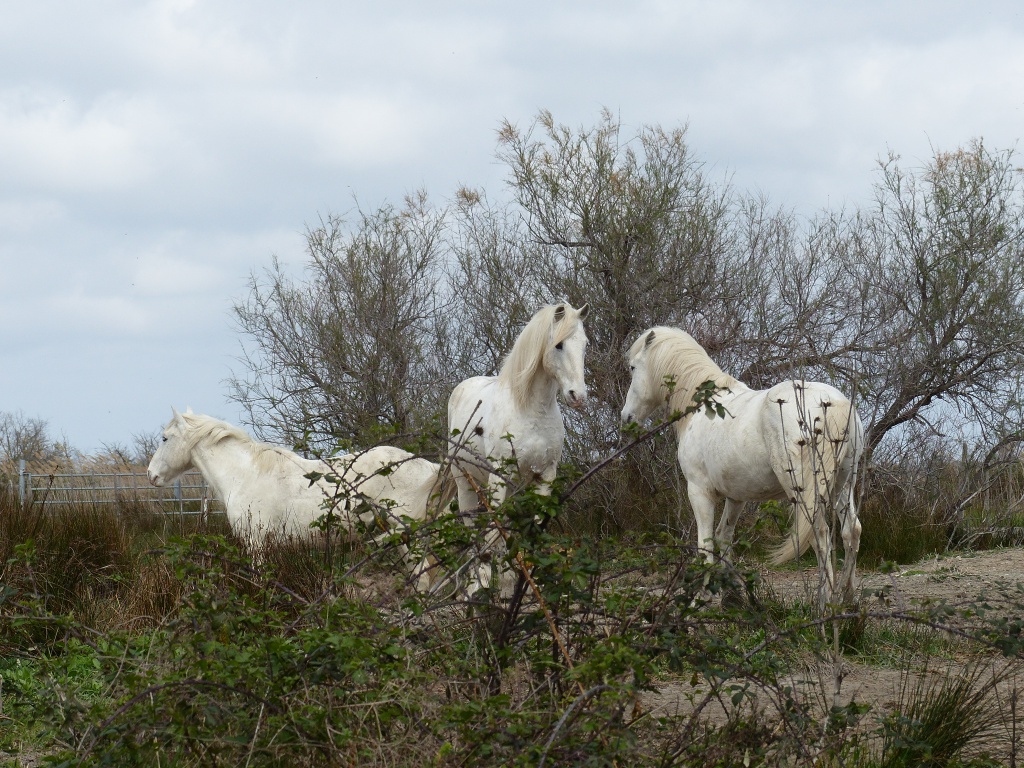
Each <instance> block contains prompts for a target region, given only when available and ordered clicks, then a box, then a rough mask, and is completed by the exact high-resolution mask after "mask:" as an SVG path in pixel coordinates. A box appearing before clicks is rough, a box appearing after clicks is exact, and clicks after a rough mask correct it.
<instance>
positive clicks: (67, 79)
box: [0, 0, 1024, 453]
mask: <svg viewBox="0 0 1024 768" xmlns="http://www.w3.org/2000/svg"><path fill="white" fill-rule="evenodd" d="M1020 7H1021V6H1020V3H1019V2H1018V1H1017V0H1013V1H1011V0H1005V1H1003V0H1001V1H999V2H986V0H979V1H978V2H973V3H964V2H942V1H929V2H925V1H924V0H920V1H918V2H901V1H900V0H886V1H882V0H866V1H862V2H859V3H827V2H820V0H818V1H817V2H804V1H802V0H800V1H798V0H789V1H780V2H774V1H772V0H716V2H714V3H711V2H698V1H697V0H662V1H654V0H652V1H649V2H648V1H645V0H634V1H633V2H629V3H624V2H621V0H616V1H615V2H604V1H603V0H595V1H593V2H582V1H581V2H559V1H558V0H547V2H535V0H520V1H519V2H516V3H500V4H499V3H481V2H461V1H456V0H440V1H438V2H418V1H416V0H408V1H406V2H398V1H394V2H392V1H389V0H378V1H376V2H360V3H357V2H345V1H344V0H333V1H332V0H289V2H287V3H282V2H268V1H266V0H244V1H243V0H205V1H204V0H158V1H154V2H144V1H140V0H93V1H92V2H89V3H82V2H74V1H73V0H64V1H63V2H55V1H51V0H33V1H32V2H30V3H27V2H14V1H13V0H0V411H6V412H11V413H21V414H23V415H24V416H26V417H30V418H41V419H44V420H46V421H47V422H48V424H49V427H50V432H51V434H52V435H53V436H55V437H58V438H63V439H66V440H67V441H68V442H69V443H70V444H71V445H72V446H73V447H75V448H77V449H78V450H80V451H83V452H87V453H88V452H94V451H98V450H101V449H102V448H103V447H104V446H110V445H115V444H129V443H130V442H131V440H132V437H133V435H136V434H146V433H153V432H155V431H157V430H158V429H159V428H160V427H161V425H162V424H163V423H165V422H166V421H167V420H168V418H169V417H170V414H171V407H172V406H174V407H177V408H178V409H183V408H185V407H186V406H190V407H192V408H193V409H194V410H196V411H198V412H204V413H209V414H212V415H214V416H218V417H220V418H223V419H226V420H228V421H231V422H234V423H241V421H242V416H241V413H242V412H241V409H240V407H239V406H238V404H237V403H234V402H232V401H231V400H230V398H229V388H228V385H227V383H226V380H227V379H228V378H229V377H230V376H231V375H232V373H233V372H234V373H236V374H241V373H243V372H244V369H243V368H242V367H241V364H240V363H239V362H238V356H239V353H240V350H241V344H242V343H243V342H244V341H245V340H244V339H243V338H242V337H241V335H240V334H239V332H238V329H237V327H236V326H235V325H234V323H233V320H232V312H231V310H232V306H234V305H235V304H237V303H239V302H240V301H242V300H243V299H244V298H245V297H246V295H247V285H248V281H249V279H250V276H251V275H253V274H259V273H260V272H261V271H262V270H263V269H264V268H266V267H268V266H269V265H270V263H271V259H272V258H274V257H277V258H278V259H279V260H280V261H281V262H282V263H283V264H284V265H285V266H286V268H287V269H288V270H290V271H292V272H293V273H294V274H296V275H301V272H302V267H303V263H304V238H303V234H304V232H305V229H306V227H307V225H313V224H315V223H316V222H317V221H318V220H319V218H320V217H321V216H326V215H327V214H329V213H342V214H343V213H345V212H346V211H351V210H353V208H354V205H355V203H356V201H358V204H359V205H360V206H361V207H363V208H364V209H370V210H372V209H374V208H376V207H377V206H379V205H381V204H382V203H385V202H394V203H399V202H400V201H401V200H402V198H403V197H404V196H405V195H406V194H407V193H410V192H412V191H414V190H418V189H424V190H426V191H427V192H428V193H429V195H430V196H431V198H433V199H434V200H435V201H437V202H439V203H443V202H444V201H446V200H449V199H451V198H452V197H454V194H455V192H456V190H457V189H458V188H459V187H460V186H462V185H467V186H470V187H473V188H478V189H484V190H486V191H487V194H488V196H489V197H490V198H491V199H499V198H500V197H501V196H502V195H503V194H505V189H506V179H505V173H504V168H503V167H502V166H501V165H500V164H499V163H498V162H497V161H496V159H495V150H496V148H497V141H496V138H497V130H498V128H499V126H500V124H501V122H502V121H503V120H508V121H510V122H512V123H513V124H516V125H519V126H522V127H526V126H528V125H529V124H530V123H531V122H532V120H533V119H534V117H535V116H536V115H537V113H538V111H539V110H542V109H546V110H550V111H551V113H552V114H553V116H554V118H555V120H556V121H557V122H559V123H562V124H566V125H569V126H572V127H581V126H592V125H595V124H596V123H597V121H598V119H599V116H600V113H601V110H602V109H604V108H607V109H609V110H611V111H612V112H613V113H614V114H616V115H617V116H618V117H619V119H620V120H621V122H622V125H623V131H624V134H625V135H631V133H632V132H633V131H635V130H636V129H638V128H639V127H640V126H642V125H660V126H662V127H664V128H675V127H678V126H681V125H688V126H689V129H688V139H689V144H690V148H691V150H692V151H693V153H694V155H695V156H696V157H697V158H698V159H700V160H701V161H702V162H704V163H705V164H706V166H705V167H706V168H707V169H708V170H709V171H710V172H712V173H713V174H719V176H720V178H722V179H730V180H731V183H732V184H733V185H734V186H735V187H737V188H738V189H741V190H747V191H751V192H759V193H762V194H764V195H766V196H768V198H769V199H770V200H771V201H773V202H774V203H775V204H777V205H781V206H783V207H786V208H789V209H792V210H793V211H795V212H796V213H797V214H798V215H800V216H806V217H811V216H813V215H814V214H815V213H816V212H818V211H820V210H823V209H832V210H836V209H839V208H843V207H845V208H847V209H849V208H851V207H857V206H862V205H867V204H869V203H870V200H871V196H872V185H873V184H874V183H875V182H876V181H877V167H878V160H879V158H881V157H884V156H886V155H887V154H888V153H889V152H890V151H891V152H895V153H897V154H899V155H900V156H901V157H902V158H903V162H904V163H905V164H906V165H907V166H915V167H920V166H921V165H924V164H925V163H926V162H927V161H928V159H929V158H930V157H931V156H932V155H933V153H934V152H935V151H937V150H938V151H949V150H952V149H955V148H956V147H959V146H963V145H966V144H967V143H968V142H970V141H971V140H972V139H976V138H983V139H984V141H985V143H986V145H988V146H989V147H990V148H994V149H1010V148H1017V149H1018V151H1019V150H1020V149H1021V148H1020V147H1019V146H1018V140H1019V139H1020V138H1021V137H1022V135H1024V11H1021V10H1019V8H1020Z"/></svg>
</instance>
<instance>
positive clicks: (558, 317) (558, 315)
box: [555, 304, 565, 323]
mask: <svg viewBox="0 0 1024 768" xmlns="http://www.w3.org/2000/svg"><path fill="white" fill-rule="evenodd" d="M563 317H565V304H559V305H558V306H557V307H555V322H556V323H560V322H562V318H563Z"/></svg>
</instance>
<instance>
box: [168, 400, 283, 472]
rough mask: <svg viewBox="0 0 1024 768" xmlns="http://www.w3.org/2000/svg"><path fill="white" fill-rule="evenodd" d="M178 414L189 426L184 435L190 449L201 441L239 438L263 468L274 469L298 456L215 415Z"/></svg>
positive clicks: (189, 412) (209, 442)
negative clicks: (261, 439) (281, 461)
mask: <svg viewBox="0 0 1024 768" xmlns="http://www.w3.org/2000/svg"><path fill="white" fill-rule="evenodd" d="M178 415H179V416H180V417H181V420H182V421H184V422H185V425H186V426H187V427H188V432H187V433H186V434H185V436H184V437H185V444H186V445H187V446H188V448H189V450H190V451H192V450H195V448H196V446H197V445H199V444H200V443H205V444H207V445H216V444H217V443H220V442H223V441H225V440H237V441H238V442H240V443H242V444H243V445H245V446H246V447H248V449H249V451H250V452H251V453H252V457H253V460H254V461H255V462H256V464H257V466H258V467H259V468H260V469H262V470H269V469H272V468H273V467H274V466H275V465H276V464H277V463H278V462H279V461H280V460H282V459H294V458H297V457H296V456H295V454H293V453H292V452H291V451H289V450H287V449H286V448H281V447H280V446H276V445H271V444H270V443H262V442H260V441H259V440H256V439H254V438H253V437H252V436H251V435H250V434H249V433H248V432H246V431H245V430H244V429H242V428H240V427H236V426H235V425H233V424H228V423H227V422H226V421H221V420H220V419H217V418H214V417H213V416H207V415H206V414H203V413H192V412H191V411H188V412H186V413H181V414H178Z"/></svg>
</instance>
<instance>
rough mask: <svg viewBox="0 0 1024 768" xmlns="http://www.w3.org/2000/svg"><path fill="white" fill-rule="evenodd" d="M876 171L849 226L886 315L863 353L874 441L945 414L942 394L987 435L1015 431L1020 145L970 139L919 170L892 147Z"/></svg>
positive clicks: (1022, 205) (1023, 202) (1021, 294)
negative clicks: (1016, 152)
mask: <svg viewBox="0 0 1024 768" xmlns="http://www.w3.org/2000/svg"><path fill="white" fill-rule="evenodd" d="M881 172H882V180H881V182H880V184H879V185H878V187H877V189H876V202H875V206H874V208H873V209H871V210H869V211H868V212H866V213H864V214H862V215H861V217H860V219H859V221H858V224H859V226H858V228H857V230H856V232H855V233H854V235H855V238H854V245H855V247H856V248H857V252H858V256H859V258H860V261H861V264H862V265H863V273H862V279H863V281H864V285H865V287H866V288H867V290H869V291H870V292H871V293H872V294H873V296H874V297H875V304H874V311H875V312H876V313H877V315H878V316H879V317H880V318H882V319H884V322H883V323H882V324H881V325H880V326H879V327H877V328H876V329H875V333H874V334H873V338H872V339H871V341H870V342H869V343H867V344H866V345H865V350H866V352H865V354H863V355H861V356H860V357H859V358H858V359H857V360H856V364H857V365H858V367H859V368H860V371H861V375H862V377H863V378H862V380H863V385H862V393H863V399H864V400H865V403H866V406H867V408H868V409H869V410H870V422H871V427H870V439H869V443H870V447H871V448H874V447H876V446H877V445H878V444H879V443H880V442H881V441H882V440H883V439H884V438H885V436H886V435H887V434H888V433H889V432H890V431H891V430H893V429H895V428H897V427H899V426H900V425H902V424H905V423H907V422H908V421H911V420H929V419H931V420H933V421H935V422H936V423H938V422H941V421H942V420H943V418H944V409H943V407H938V405H939V403H944V404H945V406H944V407H945V413H946V414H950V415H951V414H954V413H956V412H958V411H959V412H965V413H970V414H971V416H972V417H973V418H974V419H975V420H976V421H977V423H978V424H979V425H985V426H986V427H988V430H989V434H992V435H995V436H997V437H999V436H1000V435H1001V436H1005V435H1006V433H1007V432H1010V433H1019V432H1020V430H1021V426H1022V425H1021V422H1020V419H1019V415H1020V414H1019V411H1018V406H1017V405H1016V404H1018V403H1019V398H1018V394H1019V388H1020V384H1021V372H1022V371H1024V187H1022V185H1021V181H1022V174H1021V170H1020V169H1019V168H1017V167H1015V166H1014V163H1013V153H1012V152H1009V151H1008V152H1000V153H993V152H990V151H989V150H988V149H987V148H986V147H985V146H984V144H983V143H982V142H981V141H975V142H972V143H971V144H970V145H969V146H968V147H966V148H964V149H960V150H957V151H955V152H948V153H944V152H939V153H936V154H935V156H934V158H933V160H932V161H931V163H930V164H929V165H928V166H927V167H926V168H924V169H922V170H920V171H917V172H912V171H907V170H905V169H904V168H902V167H901V166H900V164H899V159H898V158H897V157H895V156H890V157H889V158H888V160H887V161H885V162H884V163H883V164H882V167H881ZM1008 419H1009V420H1010V421H1007V420H1008ZM936 428H937V429H941V428H940V427H938V426H937V427H936Z"/></svg>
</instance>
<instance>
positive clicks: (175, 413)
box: [171, 405, 181, 421]
mask: <svg viewBox="0 0 1024 768" xmlns="http://www.w3.org/2000/svg"><path fill="white" fill-rule="evenodd" d="M180 416H181V414H180V413H178V409H177V408H175V407H174V406H173V405H172V406H171V417H172V419H173V420H174V421H177V420H178V418H179V417H180Z"/></svg>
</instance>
